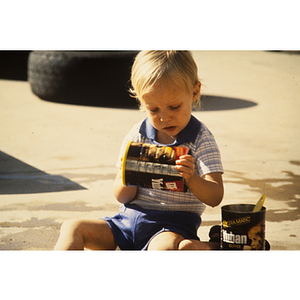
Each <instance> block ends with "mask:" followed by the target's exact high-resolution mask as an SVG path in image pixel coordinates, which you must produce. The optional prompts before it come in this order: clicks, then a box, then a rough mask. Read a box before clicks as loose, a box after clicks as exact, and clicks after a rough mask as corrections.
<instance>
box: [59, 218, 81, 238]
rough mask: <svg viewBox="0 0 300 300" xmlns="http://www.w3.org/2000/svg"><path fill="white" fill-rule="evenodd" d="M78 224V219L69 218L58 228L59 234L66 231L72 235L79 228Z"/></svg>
mask: <svg viewBox="0 0 300 300" xmlns="http://www.w3.org/2000/svg"><path fill="white" fill-rule="evenodd" d="M80 225H81V222H80V220H78V219H70V220H67V221H64V222H63V224H62V226H61V228H60V232H61V234H63V233H67V234H71V235H74V234H75V233H76V232H78V231H79V230H80Z"/></svg>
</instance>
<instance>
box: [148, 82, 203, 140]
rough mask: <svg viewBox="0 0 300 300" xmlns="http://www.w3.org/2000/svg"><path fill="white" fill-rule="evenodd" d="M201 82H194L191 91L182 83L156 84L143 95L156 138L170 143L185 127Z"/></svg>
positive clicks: (198, 93)
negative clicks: (155, 131)
mask: <svg viewBox="0 0 300 300" xmlns="http://www.w3.org/2000/svg"><path fill="white" fill-rule="evenodd" d="M200 87H201V83H200V82H198V83H196V85H195V87H194V90H193V92H189V91H187V88H186V87H185V85H184V84H182V86H177V85H175V84H172V83H166V84H164V85H163V86H161V85H156V86H155V87H154V88H153V89H152V91H151V92H150V93H147V94H145V95H144V97H143V105H144V107H145V110H146V113H147V116H148V118H149V120H150V122H151V124H152V125H153V127H154V128H155V129H156V130H157V135H156V140H157V141H158V142H159V143H163V144H170V143H172V142H173V141H174V140H175V139H176V138H177V136H178V134H179V133H180V132H181V131H182V130H183V129H184V128H185V127H186V125H187V124H188V122H189V120H190V118H191V112H192V103H193V102H194V101H196V100H197V99H198V98H199V96H200Z"/></svg>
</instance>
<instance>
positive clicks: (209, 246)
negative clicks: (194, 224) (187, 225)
mask: <svg viewBox="0 0 300 300" xmlns="http://www.w3.org/2000/svg"><path fill="white" fill-rule="evenodd" d="M215 249H219V244H218V243H210V242H201V241H198V240H192V239H185V238H184V237H183V236H182V235H180V234H178V233H175V232H170V231H165V232H162V233H160V234H158V235H157V236H155V237H154V238H153V239H152V240H151V242H150V243H149V246H148V250H215Z"/></svg>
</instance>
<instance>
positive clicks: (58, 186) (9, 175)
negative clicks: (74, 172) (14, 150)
mask: <svg viewBox="0 0 300 300" xmlns="http://www.w3.org/2000/svg"><path fill="white" fill-rule="evenodd" d="M85 189H86V188H85V187H83V186H81V185H79V184H78V183H76V182H73V181H71V180H69V179H68V178H65V177H63V176H60V175H51V174H48V173H46V172H43V171H41V170H39V169H37V168H34V167H32V166H30V165H28V164H26V163H24V162H22V161H20V160H18V159H16V158H14V157H12V156H10V155H8V154H6V153H4V152H2V151H0V195H6V194H32V193H49V192H60V191H73V190H85Z"/></svg>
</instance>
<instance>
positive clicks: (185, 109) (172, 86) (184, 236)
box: [55, 51, 223, 250]
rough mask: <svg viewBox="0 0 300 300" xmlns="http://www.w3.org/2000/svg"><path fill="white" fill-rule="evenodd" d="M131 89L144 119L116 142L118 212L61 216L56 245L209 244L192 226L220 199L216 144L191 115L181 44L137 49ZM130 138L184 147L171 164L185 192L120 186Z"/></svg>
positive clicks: (187, 61) (193, 80)
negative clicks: (90, 217)
mask: <svg viewBox="0 0 300 300" xmlns="http://www.w3.org/2000/svg"><path fill="white" fill-rule="evenodd" d="M131 83H132V87H133V88H132V90H131V93H132V94H133V96H134V97H136V98H137V99H138V101H139V103H140V106H141V108H142V109H144V110H145V112H146V115H147V118H146V119H145V120H143V121H142V122H141V123H139V124H137V125H135V126H134V127H133V128H132V130H131V131H130V132H129V133H128V135H127V136H126V138H125V139H124V141H123V145H122V147H121V151H120V156H119V159H118V164H117V165H118V168H119V170H118V173H117V176H116V179H115V183H114V187H113V190H114V195H115V197H116V199H117V200H118V201H119V202H120V203H122V205H121V206H120V211H119V214H117V215H116V216H114V217H106V218H104V219H98V220H69V221H66V222H64V224H63V225H62V228H61V233H60V237H59V239H58V241H57V244H56V246H55V249H61V250H63V249H65V250H66V249H84V248H89V249H95V250H96V249H98V250H100V249H103V250H114V249H116V247H117V246H119V248H120V249H121V250H188V249H193V250H208V249H217V248H218V243H212V242H201V241H200V240H199V238H198V236H197V230H198V228H199V226H200V224H201V215H202V213H203V211H204V210H205V207H206V205H209V206H212V207H214V206H217V205H219V204H220V203H221V201H222V198H223V181H222V174H223V168H222V163H221V157H220V152H219V149H218V147H217V145H216V142H215V140H214V137H213V136H212V134H211V133H210V131H209V130H208V129H207V127H206V126H205V125H204V124H203V123H201V122H200V121H198V120H197V119H196V118H195V117H194V116H192V115H191V112H192V107H193V105H195V104H196V105H197V104H198V105H199V101H200V89H201V83H200V81H199V79H198V70H197V66H196V63H195V61H194V60H193V58H192V56H191V53H190V52H188V51H141V52H140V53H139V54H138V55H137V57H136V59H135V62H134V64H133V67H132V75H131ZM129 141H134V142H143V143H152V144H158V145H168V146H171V147H172V146H182V147H188V148H189V149H190V153H191V154H188V155H183V156H180V157H179V159H178V160H177V161H176V169H177V170H178V172H179V174H180V175H181V176H182V177H183V178H184V180H185V184H186V186H187V188H188V191H187V192H185V193H183V192H175V191H166V190H156V189H147V188H143V187H137V186H123V184H122V178H121V161H122V157H123V155H124V151H125V147H126V145H127V143H128V142H129Z"/></svg>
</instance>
